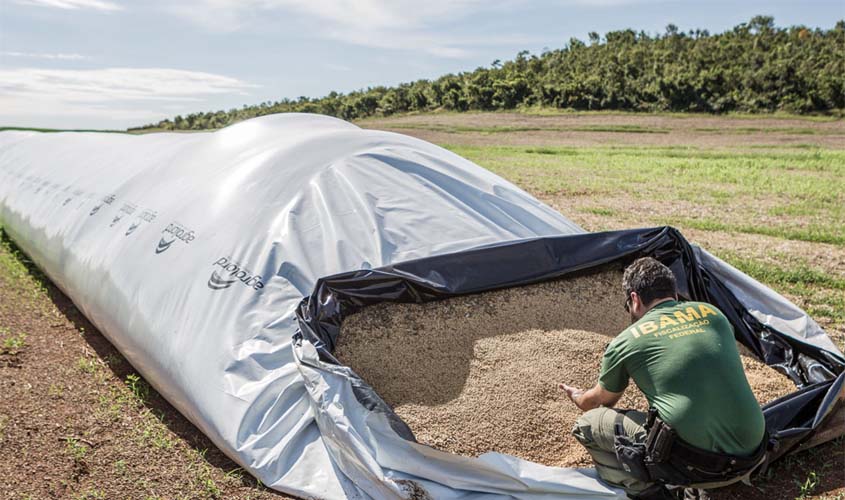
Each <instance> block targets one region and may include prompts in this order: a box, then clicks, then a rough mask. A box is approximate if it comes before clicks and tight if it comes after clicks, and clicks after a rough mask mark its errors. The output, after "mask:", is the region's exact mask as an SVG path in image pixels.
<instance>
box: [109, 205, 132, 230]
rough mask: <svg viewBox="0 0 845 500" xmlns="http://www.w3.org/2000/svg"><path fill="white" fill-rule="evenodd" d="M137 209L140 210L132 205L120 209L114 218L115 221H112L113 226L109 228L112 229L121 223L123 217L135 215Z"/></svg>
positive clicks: (110, 225)
mask: <svg viewBox="0 0 845 500" xmlns="http://www.w3.org/2000/svg"><path fill="white" fill-rule="evenodd" d="M137 209H138V207H136V206H135V205H133V204H131V203H126V204H124V205H123V206H122V207H120V210H119V211H118V213H117V215H116V216H115V217H114V219H112V221H111V224H109V227H112V226H114V225H115V224H117V223H118V222H120V219H122V218H123V217H125V216H127V215H132V214H134V213H135V210H137Z"/></svg>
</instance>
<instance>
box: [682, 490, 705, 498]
mask: <svg viewBox="0 0 845 500" xmlns="http://www.w3.org/2000/svg"><path fill="white" fill-rule="evenodd" d="M684 500H710V493H707V490H702V489H701V488H684Z"/></svg>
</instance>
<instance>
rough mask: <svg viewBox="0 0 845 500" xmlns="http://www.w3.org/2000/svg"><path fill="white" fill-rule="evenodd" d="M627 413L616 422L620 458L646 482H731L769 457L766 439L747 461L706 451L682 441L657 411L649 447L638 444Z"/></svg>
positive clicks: (651, 421) (651, 423) (649, 425)
mask: <svg viewBox="0 0 845 500" xmlns="http://www.w3.org/2000/svg"><path fill="white" fill-rule="evenodd" d="M625 413H627V411H620V412H619V414H618V415H617V416H616V420H615V421H614V433H615V434H616V437H615V438H614V447H615V451H616V456H617V458H618V459H619V461H620V462H621V463H622V467H623V468H624V469H625V470H626V471H628V472H629V473H632V475H634V476H635V477H637V478H638V479H640V480H643V481H660V482H664V483H667V484H675V485H681V486H682V485H690V484H697V483H711V482H721V481H728V480H730V479H734V478H737V477H740V476H743V475H745V474H747V473H749V472H751V471H752V470H753V469H754V468H755V467H756V466H757V465H759V464H760V463H761V462H762V459H763V456H764V455H765V453H766V443H767V441H768V440H767V439H765V437H764V439H763V440H762V442H761V443H760V446H758V447H757V449H756V450H755V451H754V453H753V454H752V455H751V456H747V457H742V456H738V455H730V454H727V453H719V452H715V451H709V450H702V449H701V448H698V447H695V446H693V445H691V444H689V443H687V442H686V441H684V440H683V439H681V438H680V437H679V436H678V434H677V432H676V431H675V430H674V429H673V428H672V427H671V426H670V425H669V424H667V423H666V422H664V421H663V420H661V419H660V417H658V416H657V410H656V409H654V408H650V409H649V412H648V420H647V422H646V426H645V428H646V431H647V432H648V435H647V436H646V441H645V443H634V442H632V440H631V439H630V438H628V437H627V435H626V434H625V430H624V428H623V425H622V422H623V419H624V414H625Z"/></svg>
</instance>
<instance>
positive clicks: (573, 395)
mask: <svg viewBox="0 0 845 500" xmlns="http://www.w3.org/2000/svg"><path fill="white" fill-rule="evenodd" d="M558 387H560V389H561V390H562V391H563V392H565V393H566V395H567V396H568V397H569V399H570V400H572V402H573V403H575V406H577V407H579V408H580V407H581V404H580V403H579V401H578V400H579V399H580V398H581V396H583V395H584V391H583V390H581V389H579V388H577V387H574V386H571V385H566V384H558Z"/></svg>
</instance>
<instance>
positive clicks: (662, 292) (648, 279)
mask: <svg viewBox="0 0 845 500" xmlns="http://www.w3.org/2000/svg"><path fill="white" fill-rule="evenodd" d="M622 287H623V288H624V289H625V297H630V296H631V292H637V295H639V296H640V300H642V301H643V304H644V305H649V304H651V303H652V302H653V301H654V300H655V299H661V298H663V297H677V296H678V287H677V283H676V282H675V275H674V274H673V273H672V270H671V269H669V268H668V267H666V266H664V265H663V264H661V263H660V262H658V261H657V260H656V259H653V258H651V257H641V258H639V259H637V260H635V261H634V262H632V263H631V265H630V266H628V267H627V268H625V274H624V275H623V276H622Z"/></svg>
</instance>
